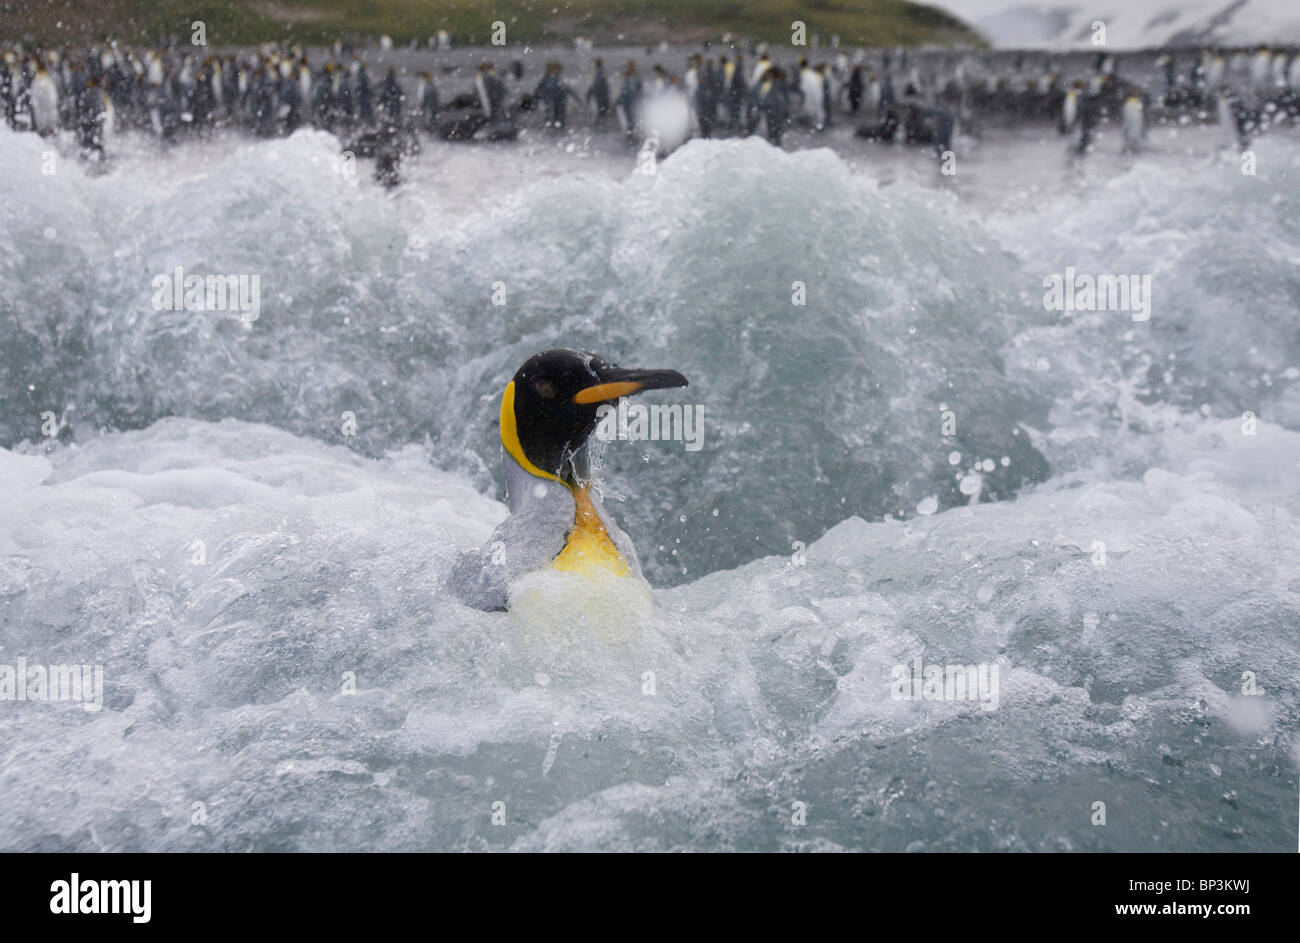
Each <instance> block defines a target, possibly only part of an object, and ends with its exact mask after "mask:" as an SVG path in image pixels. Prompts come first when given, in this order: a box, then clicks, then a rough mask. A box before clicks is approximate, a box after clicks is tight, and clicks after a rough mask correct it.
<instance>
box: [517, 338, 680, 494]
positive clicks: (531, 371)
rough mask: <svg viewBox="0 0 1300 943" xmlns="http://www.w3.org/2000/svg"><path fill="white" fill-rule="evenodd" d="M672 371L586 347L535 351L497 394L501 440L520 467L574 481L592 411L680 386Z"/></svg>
mask: <svg viewBox="0 0 1300 943" xmlns="http://www.w3.org/2000/svg"><path fill="white" fill-rule="evenodd" d="M686 385H687V380H686V377H684V376H682V375H681V374H680V373H678V372H677V371H676V370H640V369H631V368H624V367H619V366H617V365H615V364H612V363H609V362H608V361H606V360H604V359H602V358H600V357H597V356H596V355H595V354H592V353H590V352H588V351H583V350H571V349H568V348H561V349H557V350H547V351H543V352H542V353H540V354H535V355H534V356H532V357H530V358H529V359H528V361H527V362H526V363H525V364H524V365H523V366H522V367H520V368H519V370H518V371H516V373H515V376H514V379H513V380H511V381H510V383H509V384H508V385H507V386H506V391H505V395H504V396H502V398H501V444H502V445H503V446H504V447H505V450H506V452H507V453H508V454H509V455H510V456H511V457H512V458H513V459H514V460H515V461H516V462H518V463H519V464H520V465H521V466H522V467H523V468H524V470H525V471H527V472H528V473H529V474H532V475H534V476H536V477H538V478H550V479H555V480H559V481H562V482H565V483H566V484H570V485H572V484H575V483H576V481H577V477H578V469H577V467H576V466H575V465H574V457H575V455H576V454H577V453H578V452H579V451H580V450H581V449H582V447H583V445H585V444H586V441H587V437H588V436H590V435H591V433H592V431H593V430H594V429H595V428H596V422H597V419H598V412H599V410H600V407H601V406H603V405H610V404H613V403H615V402H617V401H618V400H619V398H621V397H623V396H630V395H631V394H633V393H640V392H642V391H644V390H662V389H667V388H670V387H678V386H686Z"/></svg>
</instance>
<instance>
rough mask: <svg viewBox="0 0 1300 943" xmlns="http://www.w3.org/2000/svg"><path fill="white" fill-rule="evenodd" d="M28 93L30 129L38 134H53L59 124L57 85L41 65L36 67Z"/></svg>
mask: <svg viewBox="0 0 1300 943" xmlns="http://www.w3.org/2000/svg"><path fill="white" fill-rule="evenodd" d="M30 94H31V97H30V101H31V109H32V130H33V131H35V132H36V133H37V134H40V135H47V134H53V133H54V131H55V129H56V128H58V126H59V87H58V86H57V85H56V84H55V82H54V78H53V77H52V76H51V75H50V73H49V72H47V71H45V66H43V65H38V66H37V67H36V76H35V78H33V79H32V87H31V90H30Z"/></svg>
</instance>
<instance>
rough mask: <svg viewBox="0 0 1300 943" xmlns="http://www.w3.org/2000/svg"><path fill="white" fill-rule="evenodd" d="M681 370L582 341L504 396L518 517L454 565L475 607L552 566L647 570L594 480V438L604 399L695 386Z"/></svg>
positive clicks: (510, 487) (509, 480)
mask: <svg viewBox="0 0 1300 943" xmlns="http://www.w3.org/2000/svg"><path fill="white" fill-rule="evenodd" d="M686 385H687V381H686V378H685V377H684V376H682V375H681V374H680V373H678V372H677V371H675V370H634V369H623V368H620V367H617V366H615V365H614V364H612V363H608V362H607V361H605V360H602V359H601V358H600V357H597V356H595V355H594V354H591V353H588V352H586V351H580V350H569V349H560V350H548V351H545V352H544V353H540V354H537V355H535V356H533V357H531V358H529V359H528V361H527V362H526V363H525V364H524V365H523V366H522V367H520V368H519V370H518V371H517V372H516V373H515V375H514V378H513V379H512V380H511V381H510V382H509V383H508V384H507V385H506V388H505V392H504V394H503V395H502V397H501V421H500V435H501V445H502V447H503V448H504V451H505V456H504V462H505V472H506V489H507V497H508V500H509V503H510V516H509V517H508V518H506V520H505V521H504V522H503V523H502V524H501V525H500V526H499V527H497V529H496V530H495V531H494V532H493V533H492V536H491V537H489V538H488V541H487V543H486V544H485V545H484V546H483V547H482V548H480V549H479V550H477V551H473V552H471V553H467V554H464V555H463V556H462V557H461V558H460V559H459V560H458V561H457V563H456V565H455V566H454V568H453V570H452V572H451V574H450V576H449V579H448V589H450V590H451V592H452V593H453V594H454V595H455V596H456V597H457V598H458V599H460V600H461V602H463V603H465V604H466V605H468V606H472V607H474V608H476V609H484V610H495V611H500V610H505V609H507V608H509V606H510V601H511V598H510V590H511V584H513V583H515V582H516V581H517V580H518V579H519V578H521V577H524V576H526V575H528V574H530V573H533V572H535V571H538V570H543V569H548V568H549V569H555V570H561V571H566V572H570V573H576V574H579V575H581V576H584V577H587V578H588V579H590V580H592V586H593V591H595V592H598V591H599V586H600V584H601V581H606V580H621V579H625V578H632V579H643V578H642V577H641V571H640V565H639V564H638V562H637V558H636V551H635V550H634V548H633V546H632V542H631V540H630V539H628V537H627V535H626V534H624V533H623V531H622V530H620V529H619V527H618V526H617V525H616V524H615V523H614V522H613V520H612V519H611V518H610V517H609V516H608V514H607V513H606V512H605V510H604V508H603V507H602V505H601V502H600V499H599V497H598V496H597V495H596V494H594V493H593V492H592V491H591V489H590V481H589V476H590V470H589V467H588V450H587V447H586V446H587V440H588V437H589V436H591V434H592V433H593V432H594V431H595V429H596V425H597V421H598V419H599V418H600V412H599V411H600V407H601V406H605V405H609V406H614V405H615V404H616V403H617V402H618V400H619V399H620V398H621V397H624V396H629V395H632V394H634V393H639V392H642V391H645V390H658V389H667V388H670V387H681V386H686Z"/></svg>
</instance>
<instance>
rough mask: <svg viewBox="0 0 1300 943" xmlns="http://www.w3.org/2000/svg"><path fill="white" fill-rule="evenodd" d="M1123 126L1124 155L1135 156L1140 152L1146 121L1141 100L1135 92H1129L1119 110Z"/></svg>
mask: <svg viewBox="0 0 1300 943" xmlns="http://www.w3.org/2000/svg"><path fill="white" fill-rule="evenodd" d="M1120 115H1121V118H1122V121H1123V124H1124V153H1126V154H1136V153H1138V152H1139V151H1140V150H1142V142H1143V139H1144V137H1145V135H1146V119H1145V115H1144V112H1143V108H1142V98H1141V97H1140V96H1139V95H1138V94H1137V93H1136V92H1129V94H1128V95H1127V96H1126V97H1125V98H1124V104H1123V106H1122V108H1121V109H1120Z"/></svg>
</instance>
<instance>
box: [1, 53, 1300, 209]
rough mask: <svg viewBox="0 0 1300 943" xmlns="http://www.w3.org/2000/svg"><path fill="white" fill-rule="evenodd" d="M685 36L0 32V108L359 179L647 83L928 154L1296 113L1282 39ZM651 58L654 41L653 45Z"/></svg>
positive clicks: (751, 113) (604, 123)
mask: <svg viewBox="0 0 1300 943" xmlns="http://www.w3.org/2000/svg"><path fill="white" fill-rule="evenodd" d="M382 48H383V50H385V52H380V53H379V56H380V58H383V57H384V56H385V55H386V54H387V53H386V50H387V49H388V47H387V46H384V47H382ZM703 48H704V51H703V52H700V53H695V54H690V55H685V54H684V53H680V52H679V53H677V55H681V56H683V59H681V60H679V61H680V62H682V66H683V68H682V70H681V71H680V72H678V73H674V72H671V71H670V70H669V69H668V68H667V67H665V66H664V65H662V64H659V63H654V64H653V65H652V66H650V67H649V69H648V71H645V72H643V68H642V67H638V65H637V64H636V62H635V61H628V62H626V63H625V64H624V65H621V66H616V67H611V68H607V67H606V65H605V63H604V62H603V60H602V59H600V58H596V59H594V61H593V62H592V63H591V67H590V69H589V70H587V72H586V74H585V75H583V76H581V77H579V79H577V80H570V79H569V78H566V76H565V73H564V70H563V67H562V66H561V65H560V63H558V62H551V63H547V64H546V65H545V66H544V67H543V68H542V69H541V70H540V72H541V74H540V75H528V74H527V72H528V69H527V68H526V67H525V65H524V64H523V63H522V62H520V61H518V60H515V61H512V62H511V63H510V64H509V65H508V66H507V67H506V68H505V69H504V71H502V72H500V73H499V72H498V70H497V68H496V66H495V64H494V63H492V62H490V61H483V62H481V63H480V64H479V65H478V66H477V67H476V68H473V69H465V70H462V69H460V68H459V67H455V66H448V65H446V64H444V65H442V66H441V68H437V69H436V70H435V67H434V66H435V64H436V63H437V60H438V58H439V56H440V55H441V53H440V52H430V53H429V56H430V62H429V68H427V69H421V70H419V71H414V70H411V69H409V68H406V67H403V68H401V69H400V70H399V69H398V68H397V67H396V66H386V67H385V66H377V67H372V65H371V64H370V62H368V61H367V59H368V56H369V53H368V52H367V51H366V50H356V49H353V48H352V47H350V46H349V45H346V44H344V43H342V42H336V43H335V44H334V46H333V48H332V49H329V50H323V51H320V52H316V51H313V52H312V53H311V54H310V55H309V53H308V51H307V50H304V49H303V48H302V47H300V46H297V45H264V46H262V47H260V48H258V49H255V50H245V51H242V52H226V53H223V54H216V53H213V54H208V53H206V52H204V51H202V50H196V48H195V47H186V46H179V45H178V46H172V47H170V48H131V47H128V46H125V45H121V44H118V43H115V42H113V43H107V44H104V45H97V46H93V47H90V48H85V49H71V48H66V47H64V48H58V49H54V48H35V47H26V46H24V45H22V44H19V43H3V42H0V109H3V112H4V121H5V122H6V123H7V124H8V126H9V127H11V128H14V129H17V130H29V131H34V132H36V133H38V134H42V135H49V134H53V133H55V132H56V131H59V130H61V129H62V130H65V131H71V132H73V133H75V134H76V136H77V140H78V143H79V146H80V150H81V153H82V155H83V157H85V158H86V159H88V160H92V161H99V160H103V159H104V157H105V155H106V154H107V153H110V152H111V150H112V140H113V138H114V136H115V135H116V134H119V133H121V132H123V131H126V130H134V131H139V132H143V133H145V134H150V135H153V136H156V137H158V138H160V139H162V140H174V139H177V138H180V137H184V136H193V135H203V134H206V133H209V132H211V131H213V130H215V129H220V128H236V129H241V130H243V131H245V132H247V133H249V134H253V135H258V136H264V137H269V136H276V135H285V134H291V133H292V132H293V131H295V130H296V129H298V128H300V127H304V126H311V127H316V128H320V129H323V130H327V131H331V132H333V133H334V134H336V135H337V136H338V137H339V138H340V140H341V141H342V142H343V144H344V149H345V150H350V151H352V152H353V153H354V154H357V155H358V156H365V157H375V158H376V159H377V160H376V176H377V177H378V178H379V179H380V180H381V181H382V182H385V183H390V184H391V183H395V182H397V179H398V165H399V162H400V159H401V158H402V157H403V156H406V155H409V154H412V153H415V152H417V151H418V150H419V147H420V136H421V134H431V135H435V136H437V137H439V138H442V139H444V140H449V141H470V140H480V141H481V140H513V139H515V138H516V137H517V136H518V134H519V131H520V128H521V126H523V125H526V124H527V125H530V126H538V125H540V126H542V127H545V128H550V129H553V130H563V129H565V128H566V127H568V126H569V125H570V122H571V119H572V117H573V116H574V114H575V113H576V114H578V115H580V117H581V123H582V124H583V125H584V126H586V127H590V128H592V129H593V130H596V131H604V130H608V131H620V132H622V133H623V134H624V135H626V137H627V139H628V141H629V143H630V144H631V145H633V146H636V145H638V144H640V143H641V141H642V139H643V137H644V136H645V130H646V129H645V128H644V127H643V122H642V109H643V105H644V104H645V103H646V102H647V101H648V100H650V99H651V98H652V97H653V96H656V95H662V94H665V93H671V94H675V95H677V96H679V100H681V101H683V102H684V103H685V104H686V107H687V108H688V109H689V112H690V118H689V124H690V134H691V135H692V136H697V137H715V136H726V137H735V136H747V135H760V136H762V137H764V138H765V139H767V140H768V141H770V142H772V143H773V144H776V145H778V146H779V145H780V144H781V143H782V141H783V138H784V136H785V133H786V131H787V130H788V129H789V128H790V127H791V126H794V125H797V126H799V127H801V128H807V129H809V130H810V132H811V133H812V135H813V138H812V139H813V140H815V135H816V134H817V133H818V132H822V131H824V130H825V129H827V128H830V127H832V126H834V125H837V124H841V123H845V124H850V125H855V126H856V131H855V133H856V135H857V136H858V137H859V138H862V139H865V140H868V141H879V142H887V143H902V144H911V145H921V146H925V147H929V148H932V149H933V150H934V152H935V153H937V154H942V153H943V152H944V151H945V150H947V149H949V148H950V147H951V145H952V140H953V136H954V134H956V133H957V131H958V129H960V130H961V131H962V132H963V133H966V134H972V135H978V134H981V133H983V134H988V133H992V132H994V131H995V130H996V129H997V128H999V127H1004V126H1007V125H1010V124H1016V123H1022V124H1023V123H1042V124H1046V125H1051V126H1055V127H1056V129H1057V130H1058V131H1059V132H1060V133H1061V134H1062V135H1067V136H1069V138H1070V142H1071V146H1072V147H1073V148H1075V149H1076V150H1078V151H1079V152H1081V153H1082V152H1086V151H1087V150H1088V149H1089V148H1090V147H1091V146H1092V144H1093V136H1094V133H1095V131H1096V129H1097V128H1098V127H1099V126H1100V125H1102V124H1105V123H1108V122H1114V123H1116V124H1117V125H1118V126H1119V127H1120V129H1121V130H1122V142H1123V143H1122V146H1123V148H1124V150H1125V151H1136V150H1139V149H1140V148H1141V146H1142V139H1143V136H1144V133H1145V128H1146V126H1147V124H1148V123H1149V121H1155V122H1169V121H1176V122H1179V123H1188V122H1206V123H1214V122H1217V123H1220V124H1224V125H1226V126H1227V127H1228V129H1229V131H1230V133H1231V134H1232V136H1233V137H1234V138H1235V140H1236V141H1237V143H1239V144H1240V145H1241V146H1243V147H1244V146H1247V145H1248V144H1249V141H1250V139H1251V137H1252V136H1254V135H1256V134H1259V133H1261V132H1263V131H1265V130H1267V128H1268V127H1269V126H1270V125H1272V124H1276V123H1279V122H1294V121H1296V120H1297V117H1298V116H1300V50H1297V49H1295V48H1289V49H1282V48H1268V47H1260V48H1258V49H1254V50H1249V51H1247V50H1223V49H1208V48H1207V49H1204V50H1201V51H1199V52H1196V51H1170V52H1165V53H1161V54H1159V56H1158V58H1155V59H1154V60H1153V59H1152V54H1151V53H1133V54H1124V55H1121V56H1116V55H1112V54H1108V53H1104V52H1103V53H1098V54H1096V55H1095V56H1094V55H1089V54H1074V55H1070V56H1052V55H1049V54H1045V53H1019V54H1014V53H1013V54H1007V53H975V52H968V51H942V52H920V53H909V51H908V50H906V49H898V50H892V51H880V50H876V51H871V52H868V51H866V50H862V49H858V50H856V51H854V52H853V53H849V52H846V51H839V50H837V49H832V50H826V51H825V52H826V54H827V61H818V62H813V61H812V60H811V59H809V58H808V57H807V55H800V54H799V53H800V52H802V50H799V49H795V50H784V51H783V54H785V55H786V57H787V58H788V60H789V61H778V60H777V59H776V58H774V55H775V53H772V52H771V51H770V50H769V49H768V48H767V47H765V46H763V45H762V44H758V45H755V44H749V45H748V46H747V47H746V48H744V49H742V48H741V47H739V46H736V45H728V46H726V47H720V48H714V47H711V46H709V45H707V44H706V45H705V46H704V47H703ZM493 51H494V50H484V51H483V54H484V56H485V57H489V56H490V55H491V52H493ZM657 55H658V56H659V57H661V58H663V59H666V60H667V59H671V58H672V57H673V56H674V53H673V52H672V50H670V49H669V48H668V47H666V46H660V47H659V49H658V51H657ZM318 59H320V60H323V61H320V62H319V63H318V61H317V60H318ZM534 71H536V67H534ZM381 72H382V74H380V73H381ZM435 72H436V74H435ZM1130 74H1132V75H1142V76H1143V77H1144V84H1140V83H1139V82H1138V81H1136V80H1135V79H1134V78H1130V77H1129V75H1130ZM570 105H573V106H575V107H574V108H571V107H570ZM801 140H802V139H801Z"/></svg>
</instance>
